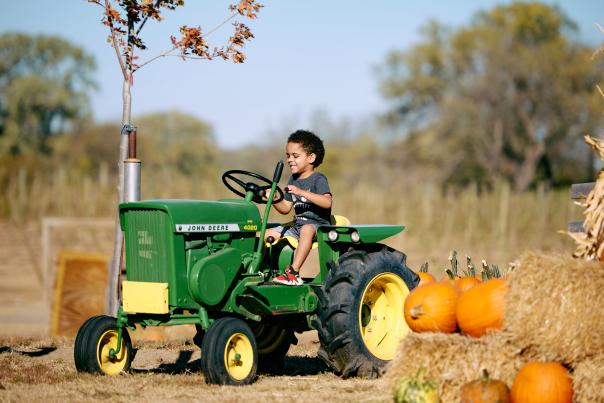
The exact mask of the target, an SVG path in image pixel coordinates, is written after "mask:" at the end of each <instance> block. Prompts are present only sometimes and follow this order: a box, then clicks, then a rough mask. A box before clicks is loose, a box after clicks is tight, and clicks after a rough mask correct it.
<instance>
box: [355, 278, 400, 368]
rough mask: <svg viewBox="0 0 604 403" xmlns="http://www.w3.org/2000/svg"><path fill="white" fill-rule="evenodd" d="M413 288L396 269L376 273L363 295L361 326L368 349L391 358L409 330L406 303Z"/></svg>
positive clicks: (384, 357) (383, 357) (381, 357)
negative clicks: (405, 313) (410, 288)
mask: <svg viewBox="0 0 604 403" xmlns="http://www.w3.org/2000/svg"><path fill="white" fill-rule="evenodd" d="M408 294H409V288H407V285H406V284H405V283H404V281H403V280H402V279H401V278H400V277H399V276H397V275H396V274H393V273H382V274H379V275H377V276H375V277H374V278H373V279H372V280H371V281H370V282H369V284H367V287H365V290H364V291H363V297H362V298H361V305H360V308H359V328H360V331H361V337H362V338H363V341H364V342H365V346H367V349H368V350H369V351H370V352H371V353H372V354H373V355H374V356H376V357H377V358H379V359H381V360H385V361H386V360H391V359H393V358H394V355H395V354H396V348H397V346H398V344H399V342H400V341H401V340H402V339H403V338H404V337H405V336H406V335H407V333H409V326H407V322H405V315H404V313H403V306H404V303H405V298H406V297H407V295H408Z"/></svg>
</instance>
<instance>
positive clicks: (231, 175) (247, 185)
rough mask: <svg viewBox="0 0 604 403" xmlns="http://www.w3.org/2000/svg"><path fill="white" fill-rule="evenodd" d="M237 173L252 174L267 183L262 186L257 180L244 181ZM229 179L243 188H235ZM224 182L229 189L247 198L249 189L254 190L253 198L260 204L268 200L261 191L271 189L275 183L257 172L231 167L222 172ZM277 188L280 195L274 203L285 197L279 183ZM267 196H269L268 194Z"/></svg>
mask: <svg viewBox="0 0 604 403" xmlns="http://www.w3.org/2000/svg"><path fill="white" fill-rule="evenodd" d="M235 175H244V176H251V177H252V178H256V179H258V180H260V181H262V182H264V183H266V185H264V186H260V185H258V184H257V183H255V182H244V181H242V180H241V179H239V178H237V177H236V176H235ZM227 179H228V180H227ZM229 180H230V181H232V182H233V183H235V184H237V185H238V186H239V187H240V188H241V190H239V189H237V188H235V187H234V186H233V185H232V184H231V183H230V182H229ZM222 183H224V185H225V186H226V187H227V189H229V190H230V191H231V192H233V193H235V194H236V195H237V196H241V197H243V198H245V194H246V193H247V192H249V191H251V192H253V193H254V197H253V198H252V201H254V202H256V203H258V204H266V203H267V200H263V199H262V194H261V191H263V192H262V193H264V191H266V190H270V189H271V187H272V185H273V182H272V181H271V180H270V179H268V178H266V177H264V176H262V175H260V174H257V173H255V172H250V171H245V170H243V169H231V170H229V171H226V172H225V173H223V174H222ZM275 190H276V191H277V194H278V195H279V196H278V197H277V198H276V199H275V200H273V203H279V202H280V201H281V200H283V197H284V196H283V190H282V189H281V188H280V187H279V185H277V188H276V189H275ZM266 196H268V194H267V195H266Z"/></svg>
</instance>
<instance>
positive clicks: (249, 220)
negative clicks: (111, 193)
mask: <svg viewBox="0 0 604 403" xmlns="http://www.w3.org/2000/svg"><path fill="white" fill-rule="evenodd" d="M119 210H120V224H121V227H122V229H124V215H125V214H126V213H127V212H131V211H134V210H147V211H148V210H155V211H163V212H166V213H167V214H168V216H169V217H170V219H171V221H172V225H173V229H174V232H179V233H191V232H242V231H246V232H247V231H257V230H258V229H259V228H260V213H259V211H258V207H256V205H255V204H254V203H251V202H248V201H245V200H239V199H237V200H235V199H222V200H217V201H206V200H142V201H137V202H130V203H122V204H120V206H119Z"/></svg>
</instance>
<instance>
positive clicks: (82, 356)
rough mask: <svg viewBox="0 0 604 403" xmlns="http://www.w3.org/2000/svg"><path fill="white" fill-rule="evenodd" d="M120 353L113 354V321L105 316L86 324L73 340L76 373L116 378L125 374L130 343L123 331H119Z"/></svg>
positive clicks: (114, 323)
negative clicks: (122, 373)
mask: <svg viewBox="0 0 604 403" xmlns="http://www.w3.org/2000/svg"><path fill="white" fill-rule="evenodd" d="M120 344H121V346H120V351H119V352H118V353H117V354H111V353H110V351H111V350H112V349H113V351H117V347H118V329H117V320H116V318H112V317H109V316H95V317H93V318H90V319H89V320H87V321H86V322H85V323H84V324H83V325H82V327H80V330H79V331H78V335H77V336H76V340H75V344H74V361H75V365H76V369H77V370H78V371H80V372H93V373H100V374H105V375H117V374H119V373H121V372H127V371H128V370H129V369H130V364H131V362H132V342H131V341H130V335H129V334H128V330H127V329H126V328H124V329H122V338H121V342H120Z"/></svg>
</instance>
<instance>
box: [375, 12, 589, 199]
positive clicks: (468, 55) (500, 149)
mask: <svg viewBox="0 0 604 403" xmlns="http://www.w3.org/2000/svg"><path fill="white" fill-rule="evenodd" d="M575 30H576V27H575V24H574V23H573V22H572V21H570V20H569V19H568V18H566V17H565V16H564V14H563V13H562V12H561V11H560V10H559V9H557V8H555V7H550V6H548V5H544V4H540V3H513V4H510V5H505V6H498V7H495V8H494V9H492V10H491V11H488V12H481V13H479V14H478V15H476V16H475V18H474V19H473V21H472V23H471V24H469V25H468V26H467V27H464V28H461V29H459V30H456V31H450V30H447V29H445V28H444V27H442V26H441V25H440V24H438V23H436V22H431V23H430V24H428V25H427V26H426V27H425V28H424V36H425V38H426V39H425V40H424V41H423V42H422V43H420V44H418V45H417V46H415V47H414V48H412V49H411V50H409V51H406V52H394V53H392V54H390V55H389V57H388V60H387V62H386V66H385V67H384V68H383V69H382V81H381V89H382V93H383V95H384V97H386V98H388V99H390V100H392V101H394V104H395V108H394V109H393V110H392V112H391V113H390V114H389V118H390V120H389V121H390V123H394V124H397V125H402V127H404V129H405V130H406V131H407V133H408V137H407V138H406V139H405V141H404V145H403V148H404V149H406V150H413V151H414V152H415V153H417V154H418V155H417V157H418V158H423V159H425V161H426V162H427V163H428V164H429V165H430V166H434V165H437V166H438V167H439V169H440V170H441V172H442V173H443V177H442V178H443V180H444V181H448V182H451V181H453V182H462V183H463V182H466V181H470V180H477V181H479V182H483V183H487V184H490V183H491V184H492V183H493V182H494V181H496V180H497V179H498V178H502V177H503V178H505V179H506V180H509V181H510V182H511V183H512V184H513V185H514V188H515V189H516V190H518V191H523V190H526V189H527V188H528V187H529V186H531V184H533V183H534V181H535V180H536V179H544V180H549V181H552V180H553V179H554V175H555V172H556V171H557V170H558V171H560V172H562V171H563V169H561V168H560V167H559V166H560V164H567V163H575V162H574V159H576V155H574V154H573V153H574V152H575V150H576V149H577V148H576V147H575V145H576V144H578V143H580V142H582V135H583V133H585V132H587V131H591V130H592V129H593V128H594V127H595V126H596V125H597V124H599V123H601V120H600V117H599V116H598V112H597V109H596V108H595V105H596V103H595V102H594V99H595V97H594V88H595V83H596V82H597V81H596V80H597V74H596V72H597V68H595V66H594V63H593V62H592V61H591V54H592V51H591V50H590V49H588V48H587V47H586V46H584V45H581V44H579V43H577V42H574V41H572V40H571V39H569V38H570V35H571V34H572V33H573V32H574V31H575ZM426 147H427V148H426ZM407 156H409V157H410V158H413V159H415V157H416V156H414V155H413V154H407ZM556 165H558V166H556Z"/></svg>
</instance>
